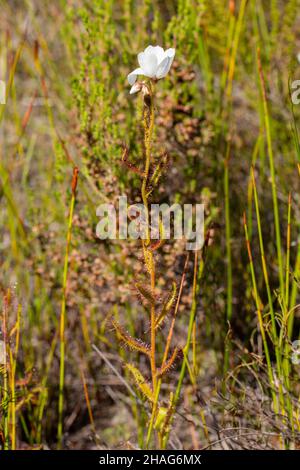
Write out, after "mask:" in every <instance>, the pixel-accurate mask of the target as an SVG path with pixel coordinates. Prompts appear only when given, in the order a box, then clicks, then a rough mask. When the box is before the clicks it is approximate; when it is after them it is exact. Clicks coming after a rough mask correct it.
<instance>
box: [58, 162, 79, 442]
mask: <svg viewBox="0 0 300 470" xmlns="http://www.w3.org/2000/svg"><path fill="white" fill-rule="evenodd" d="M77 178H78V169H77V168H74V170H73V180H72V198H71V203H70V210H69V220H68V231H67V240H66V251H65V260H64V271H63V294H62V302H61V311H60V329H59V331H60V366H59V397H58V428H57V447H58V449H61V447H62V436H63V408H64V383H65V324H66V293H67V280H68V267H69V252H70V246H71V235H72V225H73V213H74V207H75V200H76V187H77Z"/></svg>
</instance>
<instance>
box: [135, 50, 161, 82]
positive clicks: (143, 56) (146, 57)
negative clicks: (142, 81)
mask: <svg viewBox="0 0 300 470" xmlns="http://www.w3.org/2000/svg"><path fill="white" fill-rule="evenodd" d="M149 47H150V46H149ZM151 47H152V46H151ZM147 49H148V48H147ZM138 62H139V64H140V66H141V68H142V69H143V74H144V75H146V77H150V78H151V77H154V75H155V72H156V69H157V65H158V62H157V57H156V55H155V54H153V52H150V53H145V52H140V53H139V54H138Z"/></svg>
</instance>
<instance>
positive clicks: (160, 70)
mask: <svg viewBox="0 0 300 470" xmlns="http://www.w3.org/2000/svg"><path fill="white" fill-rule="evenodd" d="M171 61H172V59H170V57H165V58H164V59H163V60H162V62H161V63H160V64H159V66H158V67H157V70H156V74H155V77H156V78H163V77H165V76H166V75H167V73H168V72H169V70H170V67H171V63H172V62H171Z"/></svg>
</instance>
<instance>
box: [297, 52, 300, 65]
mask: <svg viewBox="0 0 300 470" xmlns="http://www.w3.org/2000/svg"><path fill="white" fill-rule="evenodd" d="M297 60H298V62H299V63H300V52H299V53H298V54H297Z"/></svg>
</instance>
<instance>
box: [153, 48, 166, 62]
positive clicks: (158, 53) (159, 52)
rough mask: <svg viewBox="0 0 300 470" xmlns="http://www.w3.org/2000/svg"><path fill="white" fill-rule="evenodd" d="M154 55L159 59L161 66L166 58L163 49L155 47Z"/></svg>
mask: <svg viewBox="0 0 300 470" xmlns="http://www.w3.org/2000/svg"><path fill="white" fill-rule="evenodd" d="M153 53H154V54H155V55H156V57H157V63H158V64H160V63H161V62H162V61H163V59H164V57H165V51H164V50H163V48H162V47H160V46H155V47H153Z"/></svg>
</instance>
